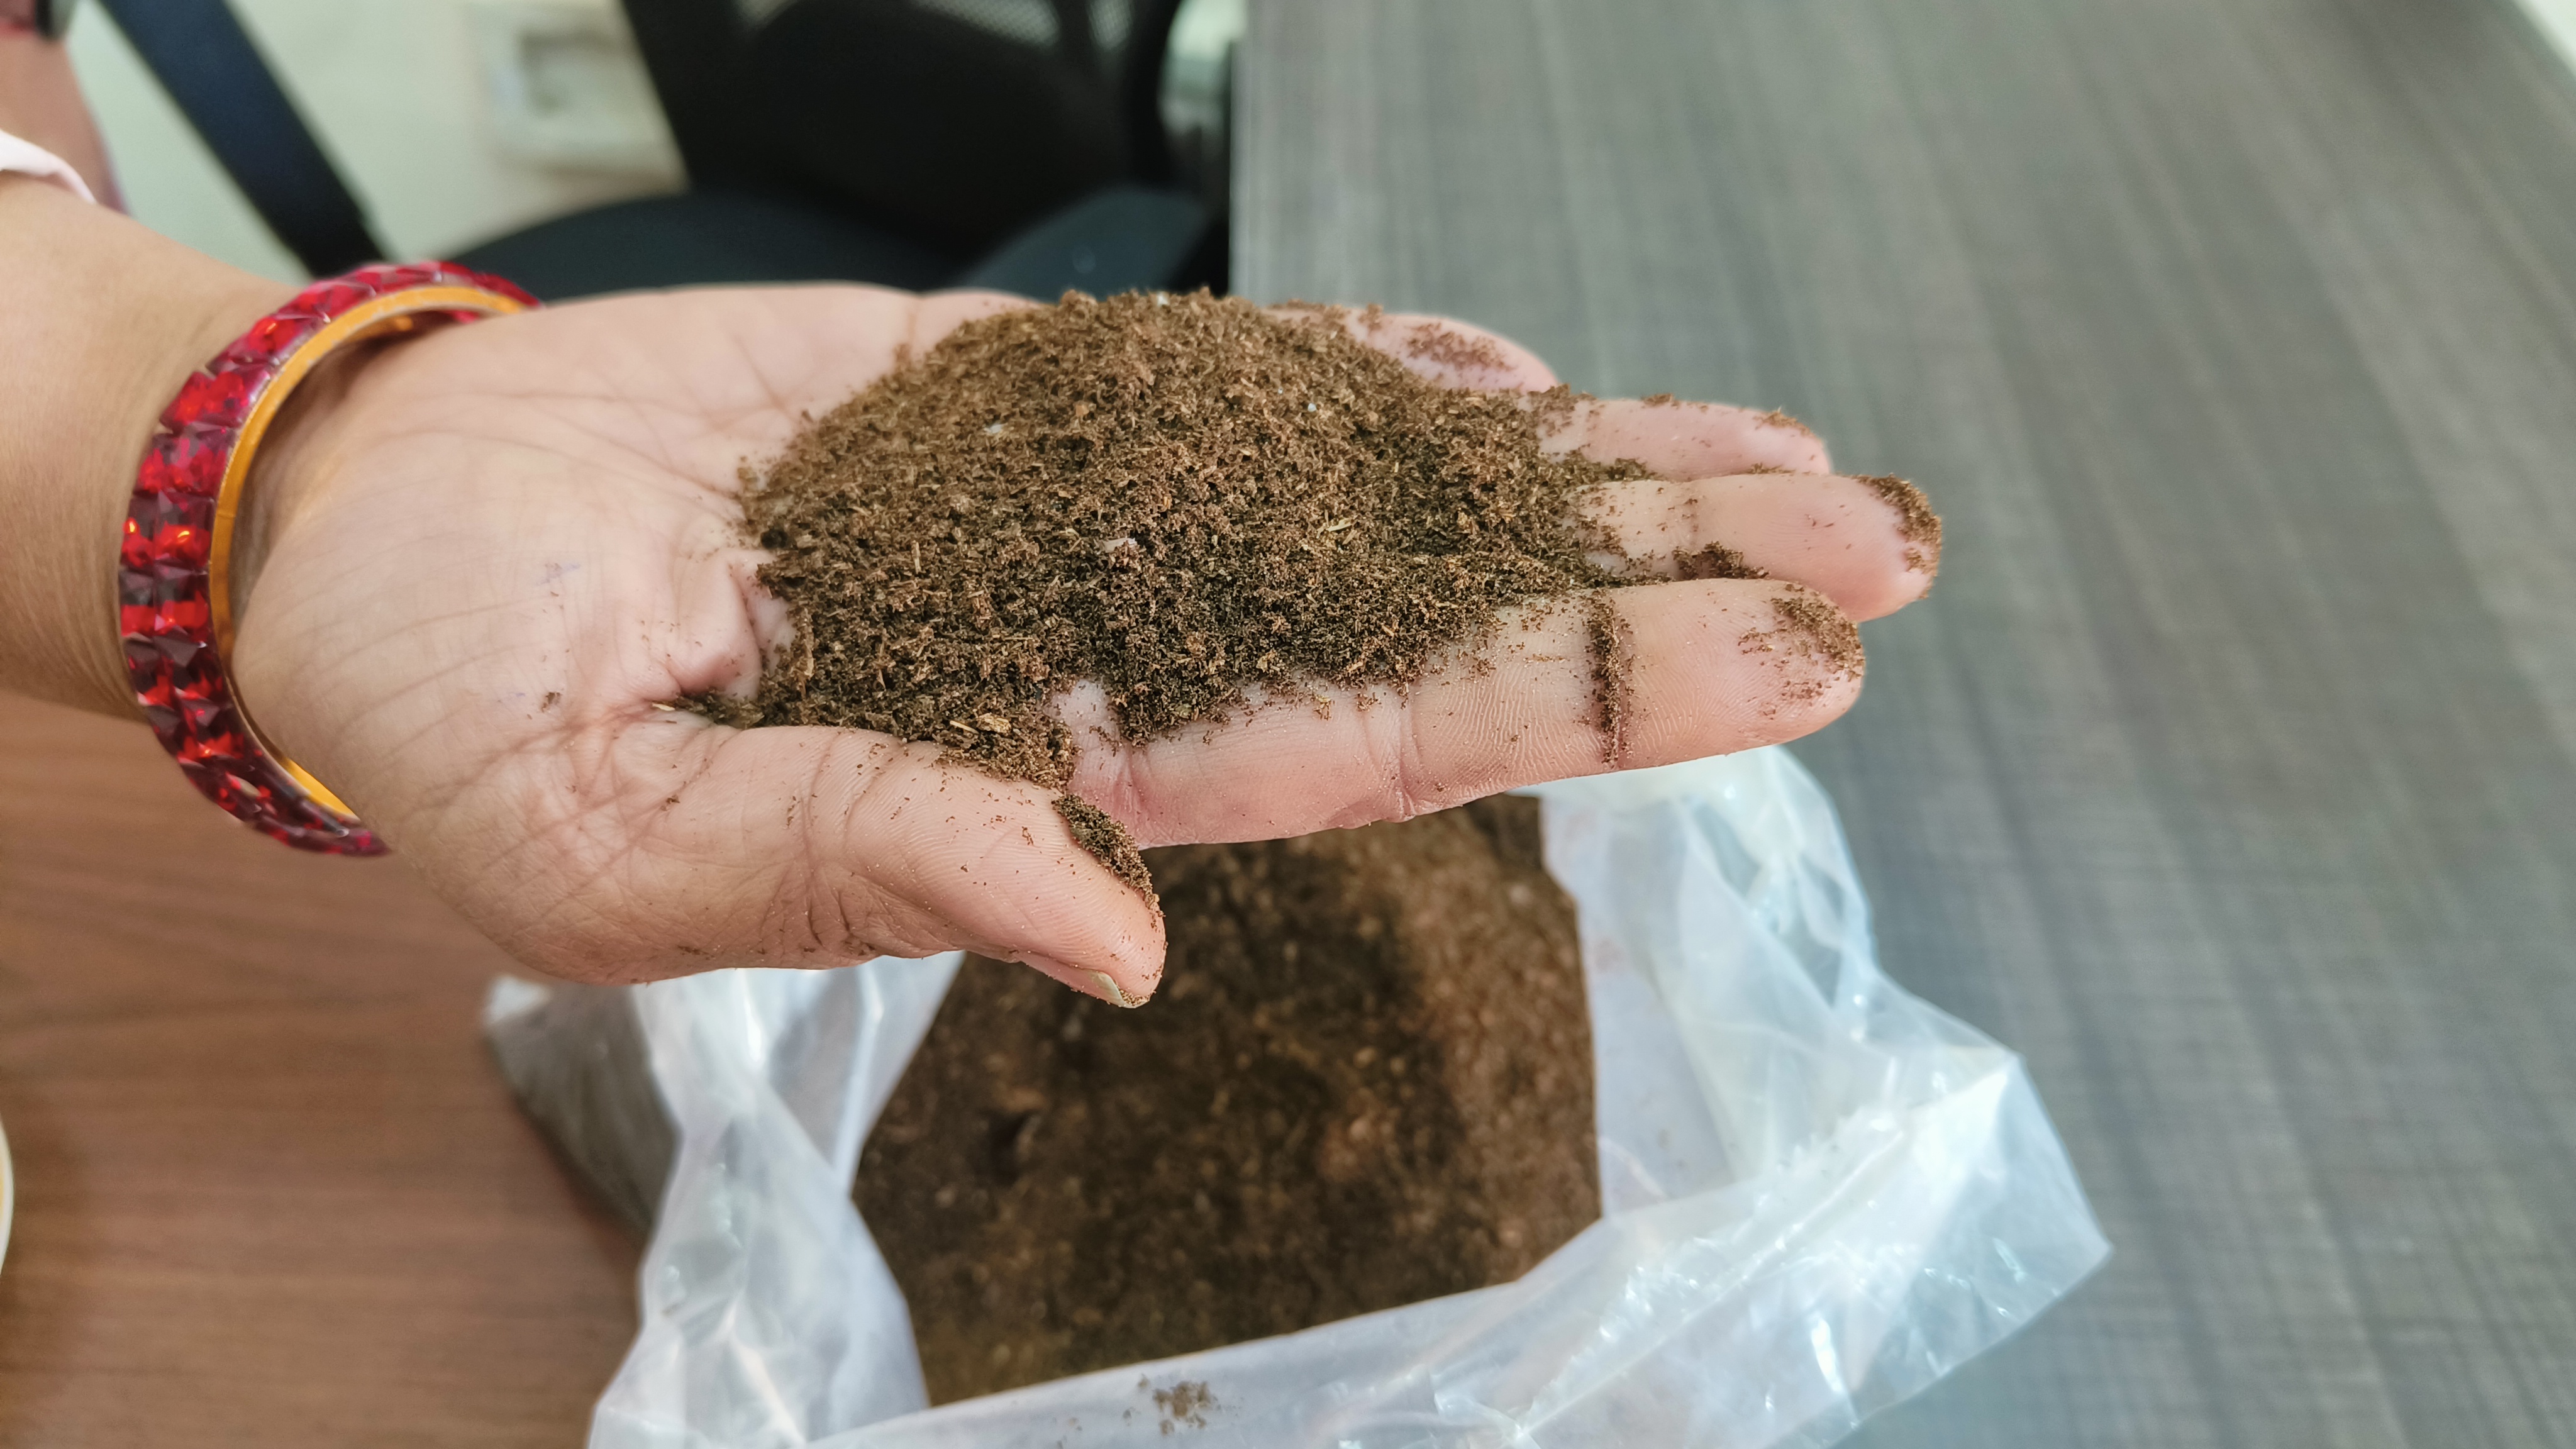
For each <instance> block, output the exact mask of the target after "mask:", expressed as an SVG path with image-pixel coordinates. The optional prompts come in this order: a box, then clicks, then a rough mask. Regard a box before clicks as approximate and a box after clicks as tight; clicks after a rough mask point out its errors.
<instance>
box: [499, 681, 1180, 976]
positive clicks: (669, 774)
mask: <svg viewBox="0 0 2576 1449" xmlns="http://www.w3.org/2000/svg"><path fill="white" fill-rule="evenodd" d="M612 753H613V756H614V758H613V759H612V760H610V761H606V762H603V763H604V764H605V766H606V768H608V769H610V770H612V771H613V772H614V774H615V776H616V779H615V780H614V782H613V787H612V788H610V789H608V790H606V791H604V792H603V793H604V794H605V795H606V796H607V797H608V798H609V799H611V800H613V801H614V802H615V803H614V804H612V805H607V806H603V807H601V810H603V811H605V812H607V815H606V817H605V818H595V819H592V820H589V821H587V822H586V823H585V825H584V828H585V829H586V830H589V831H592V832H596V833H598V834H599V835H600V836H601V837H602V838H600V839H598V840H596V841H593V842H586V844H587V845H592V846H605V847H607V848H608V849H609V850H611V851H612V852H613V853H612V854H611V855H610V856H609V857H608V858H609V859H610V860H612V861H613V862H614V864H613V866H611V867H610V868H609V869H606V870H604V871H600V872H597V873H596V874H595V876H594V878H592V879H590V880H588V881H585V882H582V883H581V884H580V885H579V886H577V887H576V888H574V890H573V891H571V892H568V894H569V895H571V896H572V898H570V899H565V900H562V901H560V902H559V903H558V904H557V906H556V908H555V909H553V910H550V911H548V912H546V913H545V914H546V915H547V916H548V917H550V918H551V919H552V920H553V921H554V922H557V923H562V922H595V923H599V924H598V925H597V926H595V927H593V928H589V929H579V930H566V929H563V928H562V927H561V926H560V925H558V926H556V927H555V928H553V929H548V928H546V927H545V926H543V925H542V924H541V923H537V922H531V923H529V927H530V931H529V937H530V938H529V939H528V940H526V941H525V942H518V941H511V940H508V939H504V942H503V944H505V945H508V946H511V947H512V948H513V949H514V950H520V951H522V953H523V954H524V955H525V956H527V957H528V958H529V959H531V960H533V961H534V963H535V964H537V965H539V966H541V967H545V968H547V969H550V970H556V971H558V972H561V973H562V974H566V975H571V976H577V977H585V978H590V979H599V978H601V977H603V976H606V977H615V978H619V979H651V978H655V977H661V976H676V975H686V974H688V973H690V972H694V971H704V970H710V969H713V968H716V967H722V966H817V967H820V966H837V965H841V964H844V963H846V962H849V961H856V960H864V959H866V958H868V957H871V956H878V955H897V956H927V955H931V954H934V953H936V952H939V951H944V950H950V949H955V948H961V947H962V948H964V949H967V950H971V951H975V952H978V953H980V954H983V955H987V956H993V957H998V958H1001V959H1004V960H1014V961H1023V962H1026V963H1028V964H1029V965H1031V966H1034V967H1036V968H1037V969H1039V970H1041V971H1043V972H1045V973H1046V974H1047V975H1049V976H1052V977H1054V978H1055V979H1057V980H1058V981H1061V982H1063V983H1064V984H1065V985H1067V986H1070V987H1072V988H1073V989H1075V990H1076V991H1080V992H1083V993H1085V994H1087V995H1091V996H1096V997H1099V998H1101V999H1102V1000H1106V1001H1111V1002H1115V1003H1117V1004H1120V1005H1137V1004H1141V1003H1142V1002H1144V1000H1145V999H1146V998H1147V997H1149V996H1151V995H1152V994H1153V992H1154V987H1155V986H1156V984H1157V983H1158V982H1160V980H1161V979H1162V971H1163V921H1162V912H1161V909H1160V907H1159V906H1158V905H1157V904H1156V903H1155V902H1154V900H1153V898H1152V896H1151V895H1150V893H1147V892H1140V891H1139V890H1138V889H1137V888H1136V887H1134V886H1131V885H1130V884H1128V883H1127V882H1126V881H1124V880H1122V879H1120V878H1119V876H1118V875H1116V874H1114V873H1113V872H1112V871H1111V870H1110V868H1109V867H1108V866H1107V865H1104V864H1103V863H1102V862H1101V860H1100V859H1098V858H1097V857H1095V856H1094V855H1092V854H1091V853H1090V852H1089V851H1087V850H1085V849H1084V848H1083V846H1082V845H1081V844H1080V843H1078V841H1077V840H1076V837H1075V831H1074V829H1073V828H1072V825H1071V823H1070V822H1069V819H1068V816H1067V815H1066V814H1065V813H1061V812H1060V811H1059V810H1058V808H1057V803H1056V800H1057V797H1056V796H1055V795H1054V793H1053V792H1051V791H1049V790H1046V789H1044V788H1043V787H1041V786H1037V785H1034V784H1030V783H1028V782H1026V781H1019V780H1002V779H996V778H994V777H992V776H989V775H985V774H983V773H981V772H979V771H976V770H972V769H969V768H966V767H963V766H959V765H955V764H951V763H948V762H947V761H945V760H943V759H942V758H941V755H940V751H939V749H938V747H937V746H935V745H924V744H906V743H903V742H901V741H898V740H895V739H893V738H891V737H890V736H886V735H880V734H874V733H870V732H867V731H861V730H832V729H811V728H794V727H787V728H766V729H757V730H734V729H727V728H725V727H723V726H718V725H710V724H707V723H706V722H705V721H703V720H700V719H698V718H696V717H695V716H691V715H684V714H665V715H661V716H659V717H657V718H655V719H653V720H650V721H644V722H639V723H638V724H637V725H635V726H634V727H632V728H630V729H629V730H627V731H625V732H624V733H622V734H621V735H620V737H619V739H618V742H617V744H616V745H615V746H614V747H613V751H612ZM592 813H593V814H594V815H598V814H599V812H597V811H594V812H592ZM1082 813H1084V812H1081V811H1079V810H1077V811H1076V812H1075V814H1077V815H1079V814H1082ZM583 853H587V851H584V852H583Z"/></svg>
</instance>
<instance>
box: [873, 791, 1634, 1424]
mask: <svg viewBox="0 0 2576 1449" xmlns="http://www.w3.org/2000/svg"><path fill="white" fill-rule="evenodd" d="M1146 859H1147V861H1148V862H1150V864H1151V865H1152V868H1153V872H1154V878H1155V881H1156V883H1157V884H1158V885H1159V886H1160V887H1161V889H1162V894H1163V902H1164V913H1165V914H1164V919H1165V922H1166V924H1167V926H1168V929H1169V931H1170V933H1171V955H1170V958H1169V964H1168V967H1167V971H1166V974H1165V976H1164V981H1163V988H1162V990H1161V992H1160V993H1159V994H1158V995H1157V996H1156V997H1155V998H1154V1000H1153V1001H1152V1003H1150V1004H1149V1005H1148V1006H1147V1007H1145V1008H1144V1009H1143V1010H1140V1011H1120V1010H1118V1009H1117V1008H1115V1007H1110V1006H1106V1005H1103V1004H1102V1003H1100V1002H1096V1001H1093V1000H1091V999H1090V998H1088V997H1085V996H1079V995H1076V994H1075V993H1073V992H1070V991H1067V990H1065V989H1064V988H1062V987H1060V986H1058V985H1056V984H1055V983H1053V982H1051V981H1049V980H1047V979H1046V978H1044V977H1042V976H1040V975H1038V974H1037V973H1036V972H1034V971H1031V970H1029V969H1028V968H1026V967H1023V966H1011V965H1003V964H999V963H995V962H990V961H982V960H975V959H970V960H969V961H968V962H967V964H966V967H965V969H964V971H963V972H962V973H961V974H960V976H959V977H958V980H957V984H956V986H955V987H954V988H953V989H952V990H951V991H950V992H949V995H948V999H947V1001H946V1002H945V1003H944V1004H942V1006H941V1007H940V1010H939V1015H938V1017H937V1019H936V1020H935V1021H934V1022H933V1024H932V1026H931V1028H930V1034H929V1036H928V1038H927V1039H926V1040H925V1041H924V1042H923V1043H922V1046H921V1049H920V1051H919V1053H918V1054H917V1055H915V1057H914V1058H913V1060H912V1063H911V1066H910V1067H909V1068H908V1069H907V1070H906V1072H905V1073H904V1077H903V1080H902V1082H901V1083H900V1084H899V1085H898V1086H897V1088H896V1089H895V1094H894V1098H893V1100H892V1101H891V1102H890V1103H889V1104H888V1105H887V1107H886V1110H885V1114H884V1116H883V1117H882V1118H881V1119H880V1120H879V1122H878V1124H877V1126H876V1128H875V1130H874V1131H873V1132H872V1133H871V1134H870V1136H869V1138H868V1144H867V1148H866V1150H865V1152H864V1154H863V1155H862V1157H861V1159H860V1165H859V1175H858V1186H857V1190H856V1193H855V1196H856V1199H857V1202H858V1206H859V1210H860V1212H861V1214H862V1215H863V1216H864V1217H865V1218H866V1220H867V1223H868V1226H869V1229H870V1230H871V1232H872V1233H873V1234H874V1235H875V1238H876V1241H877V1243H878V1246H879V1247H881V1248H882V1249H883V1250H884V1252H885V1255H886V1260H887V1262H888V1264H889V1265H890V1266H891V1267H892V1268H893V1270H894V1275H895V1281H896V1282H897V1283H899V1284H900V1285H901V1286H902V1288H903V1292H904V1297H905V1300H906V1302H907V1303H908V1304H909V1305H910V1306H911V1310H912V1321H913V1328H914V1332H915V1336H916V1338H917V1339H918V1341H919V1343H920V1346H921V1355H922V1366H923V1369H924V1371H925V1373H926V1374H927V1376H928V1379H929V1385H930V1394H931V1398H932V1399H933V1400H934V1401H935V1402H941V1403H945V1402H948V1401H951V1400H954V1399H960V1398H966V1397H970V1396H973V1395H976V1394H983V1393H992V1392H996V1391H999V1390H1001V1389H1005V1388H1010V1387H1013V1386H1016V1385H1019V1384H1026V1383H1035V1382H1039V1381H1042V1380H1046V1379H1053V1378H1057V1377H1061V1376H1063V1375H1065V1374H1071V1373H1080V1372H1084V1371H1087V1370H1091V1369H1100V1368H1110V1367H1116V1366H1119V1365H1123V1364H1130V1363H1135V1362H1139V1361H1142V1360H1146V1359H1152V1358H1160V1357H1163V1356H1166V1355H1170V1354H1177V1353H1185V1352H1189V1351H1192V1350H1196V1349H1203V1348H1212V1347H1215V1346H1217V1345H1220V1344H1226V1343H1234V1342H1239V1341H1241V1340H1244V1339H1250V1338H1258V1337H1263V1336H1265V1335H1269V1334H1275V1333H1285V1332H1289V1331H1292V1330H1295V1329H1299V1328H1306V1327H1309V1326H1312V1325H1314V1324H1318V1323H1326V1322H1331V1321H1333V1320H1336V1319H1340V1318H1346V1317H1349V1316H1351V1315H1352V1314H1357V1313H1366V1312H1370V1311H1372V1310H1375V1309H1381V1308H1392V1307H1395V1306H1398V1305H1400V1304H1405V1303H1412V1302H1416V1301H1419V1300H1421V1299H1424V1298H1430V1297H1435V1296H1438V1295H1440V1294H1444V1293H1455V1292H1460V1291H1463V1290H1466V1289H1470V1288H1479V1287H1483V1286H1485V1285H1487V1284H1492V1283H1499V1282H1504V1281H1507V1280H1509V1279H1511V1278H1514V1277H1517V1276H1518V1275H1519V1274H1520V1273H1522V1272H1523V1271H1525V1270H1526V1269H1527V1268H1529V1267H1530V1266H1531V1265H1532V1264H1534V1263H1536V1262H1537V1261H1538V1260H1539V1259H1540V1258H1541V1257H1544V1256H1545V1255H1546V1254H1547V1253H1548V1252H1550V1251H1551V1250H1553V1249H1554V1248H1556V1247H1557V1246H1558V1245H1559V1244H1561V1243H1563V1242H1564V1241H1565V1240H1566V1239H1567V1238H1569V1237H1571V1236H1573V1235H1574V1234H1575V1233H1576V1232H1578V1231H1580V1230H1581V1229H1582V1228H1583V1227H1584V1226H1585V1225H1586V1224H1588V1223H1590V1222H1592V1221H1593V1220H1594V1219H1595V1218H1597V1217H1599V1216H1600V1191H1599V1186H1598V1182H1597V1178H1596V1170H1595V1162H1594V1147H1593V1135H1592V1051H1591V1037H1590V1031H1589V1028H1588V1025H1587V1016H1586V1013H1585V1009H1584V998H1583V981H1582V971H1581V966H1580V958H1579V956H1578V954H1577V943H1576V936H1575V923H1574V911H1573V906H1572V903H1571V902H1569V901H1568V900H1567V899H1566V898H1565V896H1564V894H1563V893H1562V892H1561V891H1560V890H1559V889H1558V888H1557V886H1556V884H1555V882H1554V881H1553V880H1552V879H1550V878H1549V876H1548V875H1547V873H1546V871H1545V870H1544V868H1543V867H1542V865H1541V863H1540V860H1539V847H1538V810H1537V805H1536V803H1535V802H1533V801H1529V800H1523V799H1515V798H1499V799H1494V800H1488V801H1483V802H1479V803H1478V804H1475V805H1470V806H1466V807H1464V808H1461V809H1457V810H1450V811H1444V812H1442V813H1440V814H1436V815H1429V816H1425V817H1423V818H1421V819H1418V820H1413V821H1408V822H1405V823H1403V824H1387V825H1373V826H1369V827H1367V828H1365V829H1360V830H1347V831H1333V832H1328V833H1325V834H1322V835H1311V836H1307V837H1305V838H1303V839H1298V840H1287V841H1277V842H1270V843H1263V844H1254V845H1213V846H1180V847H1174V848H1170V849H1165V850H1156V851H1149V852H1147V853H1146Z"/></svg>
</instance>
